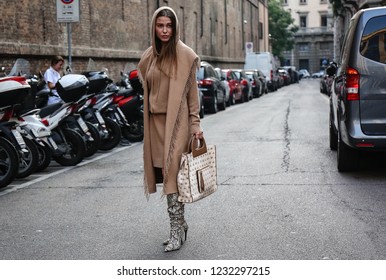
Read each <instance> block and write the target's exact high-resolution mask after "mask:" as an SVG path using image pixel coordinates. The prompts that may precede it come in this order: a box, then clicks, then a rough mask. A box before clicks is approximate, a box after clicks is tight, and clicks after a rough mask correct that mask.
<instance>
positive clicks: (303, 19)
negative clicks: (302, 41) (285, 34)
mask: <svg viewBox="0 0 386 280" xmlns="http://www.w3.org/2000/svg"><path fill="white" fill-rule="evenodd" d="M300 27H301V28H306V27H307V16H305V15H301V16H300Z"/></svg>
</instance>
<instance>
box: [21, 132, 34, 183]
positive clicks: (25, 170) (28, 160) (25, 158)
mask: <svg viewBox="0 0 386 280" xmlns="http://www.w3.org/2000/svg"><path fill="white" fill-rule="evenodd" d="M23 140H24V142H25V145H26V149H27V150H28V152H27V153H23V152H22V156H21V157H19V170H18V172H17V175H16V178H26V177H28V176H29V175H31V174H32V173H33V172H35V170H36V167H37V166H38V161H39V151H38V148H37V147H36V145H35V143H34V142H33V141H32V140H31V139H29V138H27V137H24V136H23Z"/></svg>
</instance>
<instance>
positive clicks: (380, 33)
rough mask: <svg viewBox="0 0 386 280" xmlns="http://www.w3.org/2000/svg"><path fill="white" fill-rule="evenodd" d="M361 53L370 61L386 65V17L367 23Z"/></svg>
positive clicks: (376, 18)
mask: <svg viewBox="0 0 386 280" xmlns="http://www.w3.org/2000/svg"><path fill="white" fill-rule="evenodd" d="M360 53H361V55H363V56H364V57H366V58H368V59H371V60H374V61H377V62H381V63H384V64H386V16H380V17H375V18H372V19H370V20H369V21H368V22H367V24H366V27H365V29H364V30H363V34H362V38H361V45H360Z"/></svg>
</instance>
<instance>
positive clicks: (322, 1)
mask: <svg viewBox="0 0 386 280" xmlns="http://www.w3.org/2000/svg"><path fill="white" fill-rule="evenodd" d="M327 3H328V2H327V0H320V4H327Z"/></svg>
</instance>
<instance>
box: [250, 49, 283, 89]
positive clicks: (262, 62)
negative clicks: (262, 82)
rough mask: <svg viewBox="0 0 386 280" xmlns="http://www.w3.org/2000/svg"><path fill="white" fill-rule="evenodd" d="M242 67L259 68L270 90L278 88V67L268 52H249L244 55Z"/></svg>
mask: <svg viewBox="0 0 386 280" xmlns="http://www.w3.org/2000/svg"><path fill="white" fill-rule="evenodd" d="M244 69H259V70H261V71H262V72H263V73H264V75H265V77H266V79H267V84H268V88H269V90H270V91H275V90H277V89H278V88H279V79H280V77H279V73H278V71H277V70H278V67H277V64H276V61H275V58H274V57H273V55H272V53H270V52H251V53H247V55H246V56H245V64H244Z"/></svg>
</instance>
